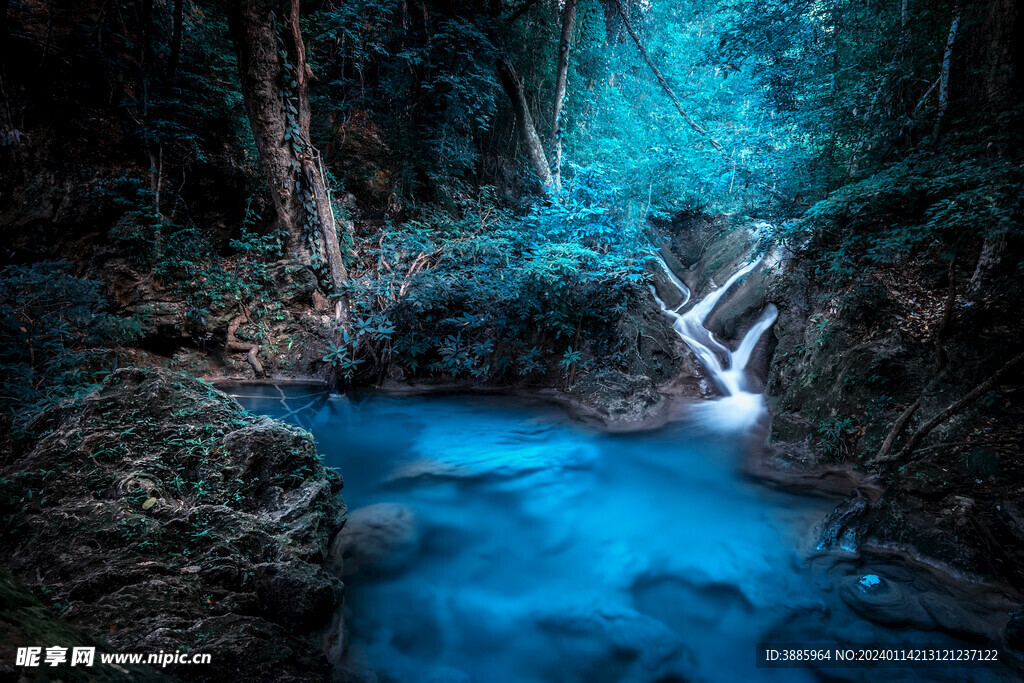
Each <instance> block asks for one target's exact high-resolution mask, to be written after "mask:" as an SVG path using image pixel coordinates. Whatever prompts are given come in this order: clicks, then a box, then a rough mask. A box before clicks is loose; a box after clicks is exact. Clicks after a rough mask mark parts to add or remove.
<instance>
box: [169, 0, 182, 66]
mask: <svg viewBox="0 0 1024 683" xmlns="http://www.w3.org/2000/svg"><path fill="white" fill-rule="evenodd" d="M184 19H185V0H174V27H173V28H172V29H171V56H170V57H169V58H168V59H167V79H166V80H167V83H168V84H170V83H172V82H173V81H174V74H175V73H176V72H177V71H178V60H179V59H180V56H181V29H182V25H183V24H184Z"/></svg>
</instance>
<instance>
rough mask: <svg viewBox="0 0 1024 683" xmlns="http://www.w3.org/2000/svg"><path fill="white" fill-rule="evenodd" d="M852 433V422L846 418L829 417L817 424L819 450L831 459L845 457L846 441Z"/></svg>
mask: <svg viewBox="0 0 1024 683" xmlns="http://www.w3.org/2000/svg"><path fill="white" fill-rule="evenodd" d="M852 433H853V420H851V419H850V418H848V417H830V418H826V419H824V420H822V421H821V422H819V423H818V436H819V437H820V443H821V450H822V451H823V452H824V453H825V455H827V456H829V457H831V458H835V459H839V458H840V457H841V456H843V455H846V450H847V447H846V441H847V439H848V438H849V437H850V436H851V435H852Z"/></svg>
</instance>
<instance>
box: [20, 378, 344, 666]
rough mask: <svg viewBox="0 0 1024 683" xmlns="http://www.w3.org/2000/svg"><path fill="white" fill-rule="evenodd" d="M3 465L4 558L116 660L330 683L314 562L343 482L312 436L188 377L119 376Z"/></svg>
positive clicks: (326, 613) (49, 420)
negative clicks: (206, 660)
mask: <svg viewBox="0 0 1024 683" xmlns="http://www.w3.org/2000/svg"><path fill="white" fill-rule="evenodd" d="M30 431H31V433H32V434H33V438H34V439H35V442H34V445H31V446H30V450H29V451H28V452H27V453H25V454H23V455H22V456H21V457H19V458H16V459H5V462H4V463H3V466H2V467H0V503H2V506H3V510H4V518H5V520H6V523H5V528H4V529H3V535H2V538H0V556H2V557H4V558H7V559H6V560H5V564H6V565H7V566H8V567H9V568H10V570H11V571H12V572H13V573H14V574H15V575H16V576H17V577H18V578H19V579H21V580H22V581H24V582H25V583H26V584H28V586H29V587H30V588H32V589H34V590H36V591H42V592H44V593H45V594H46V596H47V599H48V600H49V601H51V603H52V604H53V605H54V606H56V607H58V609H59V610H60V611H61V613H62V616H63V618H64V619H65V620H67V621H68V622H70V623H71V624H73V625H75V626H77V627H79V628H81V629H82V630H83V631H85V632H86V633H87V634H89V635H91V636H94V637H101V638H103V639H104V640H106V641H107V642H109V643H110V645H111V646H113V648H114V649H116V650H119V651H124V652H157V651H159V650H164V651H165V652H168V651H170V652H174V651H176V650H179V649H180V650H185V649H188V650H192V651H195V652H209V653H210V654H211V655H212V663H211V664H209V665H208V666H204V667H203V669H202V671H201V672H198V671H197V670H196V669H195V667H190V670H189V671H187V672H185V671H181V672H178V671H174V670H173V669H174V667H173V666H172V667H168V669H167V671H169V672H171V673H172V674H175V675H177V674H179V673H181V674H182V675H185V674H187V675H188V676H189V677H190V678H194V677H196V676H203V677H209V678H211V679H224V678H227V677H231V676H234V675H235V674H236V672H237V671H238V670H244V671H246V673H247V675H248V677H249V679H250V680H275V681H280V680H317V679H320V678H323V677H324V676H326V675H327V671H328V664H327V660H326V658H325V657H324V655H323V654H322V652H321V651H320V646H319V642H318V634H317V631H318V630H319V629H322V628H323V627H324V626H326V625H327V622H328V620H329V619H330V616H331V614H332V612H333V611H334V608H335V605H336V603H337V602H338V599H339V597H340V594H341V591H342V589H343V587H342V585H341V583H340V581H338V579H336V578H334V577H331V576H330V575H328V574H327V573H326V572H325V571H324V570H323V568H322V566H321V563H322V562H323V560H324V559H325V557H326V554H327V546H328V541H329V539H330V537H331V535H332V534H333V533H334V532H335V531H336V530H337V529H338V528H339V527H340V526H341V524H342V519H343V514H344V503H343V502H342V501H341V498H340V496H339V495H338V492H339V490H340V489H341V486H342V482H341V479H340V477H338V476H337V474H336V473H334V472H333V471H332V470H329V469H327V468H325V467H324V466H323V465H322V464H321V462H320V459H319V456H318V454H317V450H316V446H315V444H314V442H313V439H312V437H311V436H310V435H309V434H308V433H306V432H304V431H302V430H299V429H296V428H293V427H289V426H287V425H285V424H283V423H280V422H277V421H274V420H270V419H267V418H262V417H255V416H252V415H250V414H248V413H246V412H245V411H244V410H243V409H242V408H241V407H240V406H239V405H238V404H237V403H235V402H234V401H233V400H232V399H230V398H229V397H227V396H226V395H225V394H223V393H221V392H220V391H217V390H215V389H213V388H212V387H210V386H209V385H207V384H204V383H202V382H200V381H198V380H196V379H193V378H190V377H188V376H186V375H181V374H178V373H174V372H169V371H165V370H158V369H149V370H140V369H134V368H132V369H124V370H119V371H116V372H114V373H112V374H111V375H110V376H109V377H108V378H107V379H106V381H105V382H104V383H103V385H102V386H100V387H99V388H98V389H97V390H95V391H94V392H93V393H91V394H89V395H87V396H84V397H82V398H79V399H76V400H73V401H70V402H66V403H64V404H61V405H59V406H57V407H55V408H52V409H50V410H47V411H46V412H44V413H43V414H42V415H40V416H39V417H38V418H37V419H36V420H35V422H34V423H33V424H32V425H31V428H30Z"/></svg>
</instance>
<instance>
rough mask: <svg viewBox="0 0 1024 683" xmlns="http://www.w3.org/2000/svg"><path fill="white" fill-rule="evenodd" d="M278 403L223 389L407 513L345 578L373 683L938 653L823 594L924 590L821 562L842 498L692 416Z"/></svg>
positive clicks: (402, 403) (667, 676)
mask: <svg viewBox="0 0 1024 683" xmlns="http://www.w3.org/2000/svg"><path fill="white" fill-rule="evenodd" d="M281 392H282V390H280V389H278V388H277V387H275V386H247V387H243V388H240V389H239V390H238V391H237V392H236V395H237V396H238V397H239V400H240V401H241V402H242V403H243V405H245V406H246V407H247V408H248V409H250V410H252V411H254V412H261V413H265V414H268V415H271V416H275V417H283V418H284V419H287V420H290V421H292V422H294V423H296V424H300V425H301V426H303V427H306V428H308V429H310V430H311V431H312V432H313V434H314V435H315V437H316V439H317V441H318V443H319V446H320V449H321V452H322V453H324V455H325V459H326V462H327V464H329V465H331V466H334V467H337V468H338V469H339V470H340V471H341V472H342V474H343V476H344V479H345V489H344V496H345V499H346V502H347V503H348V506H349V509H350V513H351V512H354V511H356V510H357V509H359V508H361V507H363V506H367V505H373V504H377V503H382V502H389V503H398V504H401V505H403V506H406V507H407V508H408V509H409V510H411V512H412V514H413V515H414V517H415V520H416V532H415V536H414V538H413V539H412V540H411V541H409V542H408V543H406V544H405V546H404V547H403V548H402V550H401V552H400V553H399V556H398V557H396V558H393V560H392V561H389V562H386V563H384V564H383V565H381V566H378V567H376V568H375V569H374V568H371V570H369V571H363V573H361V574H359V575H357V576H354V577H350V578H346V586H347V592H346V602H347V609H348V610H350V614H349V615H348V617H347V619H348V625H349V627H350V634H351V638H352V641H351V643H352V645H351V652H352V655H353V658H354V659H355V660H357V661H361V662H363V663H365V664H366V665H367V666H368V667H370V668H372V669H373V670H375V671H376V672H377V674H378V675H379V676H380V678H381V680H395V681H462V680H472V681H486V682H491V681H494V682H505V681H510V682H511V681H517V682H518V681H555V682H560V681H565V682H570V681H573V682H575V681H595V682H601V681H674V680H707V681H749V680H767V681H804V680H808V681H809V680H819V678H818V677H817V676H816V675H815V673H814V672H813V671H811V670H808V669H786V670H770V669H757V668H755V665H754V662H755V660H754V656H755V645H756V643H758V642H760V641H765V640H771V641H773V642H784V641H817V642H828V641H833V642H834V641H836V640H844V641H845V642H860V643H866V642H881V643H896V642H922V643H932V644H945V643H948V642H951V641H950V640H949V639H948V637H947V636H944V635H942V634H941V633H940V632H938V631H935V630H931V629H928V630H912V629H909V630H908V629H904V628H902V627H900V628H895V629H894V628H889V627H885V626H881V625H876V624H875V623H872V622H869V621H866V620H864V619H862V618H860V617H859V616H857V615H856V614H855V613H854V612H853V611H852V610H851V609H850V608H849V607H847V605H846V603H844V602H843V600H841V599H840V597H839V591H838V590H837V586H838V585H840V584H842V583H843V582H844V581H845V582H846V583H847V584H849V582H850V581H856V580H858V578H860V575H862V574H866V573H867V572H868V571H870V572H872V576H874V575H881V576H882V577H888V579H889V580H890V581H893V582H898V585H900V586H904V587H906V588H908V589H912V588H913V585H914V584H915V583H920V579H919V578H918V577H915V576H913V575H909V574H908V573H907V572H906V570H904V569H900V568H898V567H886V566H872V567H864V566H860V567H858V566H857V565H856V564H850V563H845V564H844V563H837V562H836V561H835V560H834V559H829V558H827V557H826V558H822V557H817V559H815V557H814V556H813V553H812V551H811V549H812V548H813V541H812V540H811V536H812V533H811V532H812V530H813V527H814V525H815V524H816V523H817V522H819V521H820V520H821V519H822V517H823V516H824V515H825V514H826V513H827V512H828V511H829V510H830V509H831V508H832V507H833V506H834V505H835V502H834V501H826V500H821V499H817V498H808V497H798V496H795V495H790V494H787V493H783V492H779V491H775V490H771V489H768V488H765V487H763V486H761V485H759V484H757V483H755V482H752V481H748V480H746V479H744V478H743V477H741V476H740V475H739V474H738V468H739V462H740V459H741V458H742V457H743V454H742V453H741V452H740V447H739V446H738V445H737V441H738V440H737V439H736V438H735V437H731V438H730V437H725V436H723V435H720V434H719V435H715V434H713V433H708V432H705V431H703V430H702V428H701V427H700V426H699V425H698V424H695V423H689V424H688V423H678V424H674V425H670V426H669V427H666V428H664V429H661V430H658V431H656V432H653V433H644V434H629V435H612V434H608V433H604V432H600V431H597V430H593V429H589V428H587V427H584V426H582V425H580V424H577V423H574V422H572V421H570V420H569V419H567V418H566V416H565V415H564V414H563V412H562V411H561V410H560V409H558V408H555V407H551V406H548V405H545V404H541V403H534V402H530V401H525V400H523V399H520V398H517V399H512V398H502V397H490V396H488V397H483V396H454V397H437V396H434V397H387V396H370V397H367V398H364V399H362V400H358V401H351V400H349V399H347V398H339V397H334V398H328V397H327V396H326V395H324V394H322V393H320V392H319V391H317V390H315V389H311V388H309V387H287V388H284V389H283V392H284V394H285V395H287V400H283V399H282V393H281ZM862 564H863V563H862ZM901 572H902V573H901ZM850 585H852V584H850ZM892 585H897V584H896V583H893V584H892ZM826 671H827V672H830V675H832V676H838V677H839V679H840V680H861V679H862V678H863V677H866V679H869V680H875V679H877V678H878V677H879V674H878V673H877V672H876V673H874V674H870V675H869V674H866V673H865V672H863V671H856V670H849V669H846V670H836V669H829V670H826ZM882 671H883V674H884V678H885V679H886V680H939V679H943V680H945V679H947V678H948V679H949V680H985V679H987V678H986V676H984V675H981V674H983V673H985V672H978V670H961V673H962V675H961V676H960V677H956V676H955V675H952V674H951V673H950V671H949V670H936V669H924V670H917V671H904V670H898V669H885V670H882ZM965 672H966V673H965ZM989 673H991V672H989ZM996 680H998V677H997V678H996Z"/></svg>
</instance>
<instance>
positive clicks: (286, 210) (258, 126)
mask: <svg viewBox="0 0 1024 683" xmlns="http://www.w3.org/2000/svg"><path fill="white" fill-rule="evenodd" d="M275 5H276V3H275V2H274V1H273V0H242V1H241V2H240V3H239V5H238V7H237V8H236V9H235V11H233V12H232V14H231V21H232V34H233V38H234V41H235V46H236V50H237V52H238V72H239V77H240V80H241V83H242V95H243V97H244V99H245V104H246V108H247V110H248V113H249V122H250V125H251V126H252V132H253V136H254V137H255V138H256V146H257V148H258V149H259V153H260V165H261V167H262V170H263V174H264V177H265V178H266V181H267V185H268V186H269V187H270V194H271V197H272V199H273V201H274V208H275V209H276V211H277V220H278V226H279V227H280V228H281V229H282V230H284V231H285V232H286V233H287V235H288V253H289V256H290V257H291V258H292V259H293V260H295V261H297V262H299V263H304V264H310V263H313V262H314V260H316V261H319V256H320V254H319V247H320V246H321V245H322V247H323V251H324V253H323V258H324V261H325V265H326V267H327V273H328V275H329V278H330V283H329V284H330V285H331V287H332V288H333V290H334V294H335V296H336V299H335V318H336V319H337V320H338V321H339V322H340V323H341V324H342V325H343V326H344V325H346V324H347V322H348V301H347V299H346V297H345V294H344V293H345V291H346V284H347V282H348V272H347V270H346V268H345V264H344V261H343V259H342V254H341V249H340V245H339V241H338V234H337V227H338V226H337V221H336V220H335V217H334V211H333V209H332V207H331V199H330V190H329V189H328V187H327V184H326V176H325V173H324V168H323V164H322V162H321V161H320V155H319V152H317V150H316V149H315V148H314V147H313V145H312V144H310V142H309V124H310V107H309V81H310V79H311V78H312V71H311V69H310V68H309V65H308V64H307V62H306V48H305V45H304V43H303V41H302V32H301V29H300V26H299V0H291V4H290V11H289V14H288V16H287V17H286V20H285V27H284V29H285V35H284V37H283V38H282V42H283V43H284V45H285V52H286V58H285V59H282V55H281V54H280V53H279V50H278V33H277V31H278V25H277V18H276V16H275V14H274V6H275ZM317 237H319V242H320V244H317ZM307 241H312V243H311V244H307ZM310 247H312V248H313V249H314V250H315V251H314V252H313V254H314V255H315V256H316V258H315V259H314V258H313V257H312V256H311V254H310Z"/></svg>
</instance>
